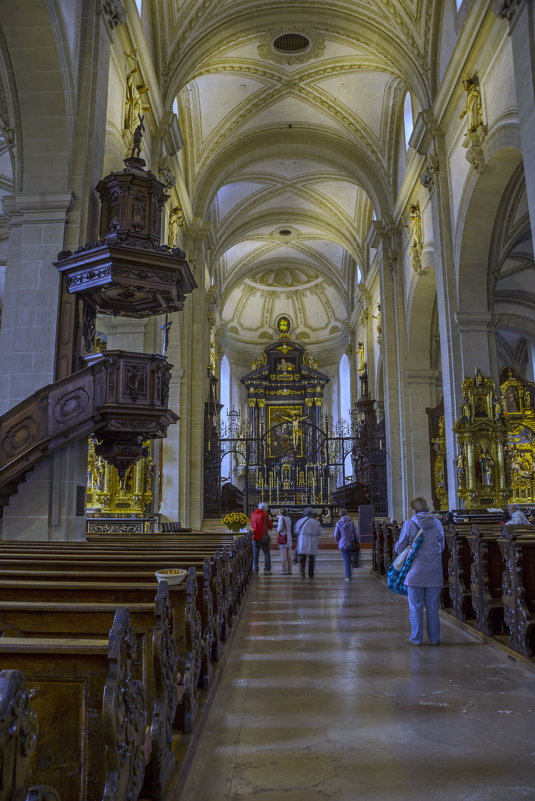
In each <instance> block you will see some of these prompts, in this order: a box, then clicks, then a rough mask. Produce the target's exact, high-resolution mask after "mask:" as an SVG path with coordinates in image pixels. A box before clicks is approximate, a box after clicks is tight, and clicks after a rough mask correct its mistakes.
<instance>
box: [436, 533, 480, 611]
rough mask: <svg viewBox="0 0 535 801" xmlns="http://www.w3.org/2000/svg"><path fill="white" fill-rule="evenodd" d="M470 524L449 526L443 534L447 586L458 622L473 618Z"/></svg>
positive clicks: (452, 608) (452, 609)
mask: <svg viewBox="0 0 535 801" xmlns="http://www.w3.org/2000/svg"><path fill="white" fill-rule="evenodd" d="M470 533H471V524H470V523H467V524H459V523H456V524H450V525H449V526H447V528H446V530H445V532H444V534H445V539H446V547H447V550H448V554H447V556H448V584H449V595H450V601H451V611H452V614H453V615H454V616H455V617H456V618H457V619H458V620H471V619H474V618H475V612H474V608H473V606H472V589H471V587H470V567H471V561H472V554H471V551H470V547H469V545H468V541H467V537H468V536H469V534H470Z"/></svg>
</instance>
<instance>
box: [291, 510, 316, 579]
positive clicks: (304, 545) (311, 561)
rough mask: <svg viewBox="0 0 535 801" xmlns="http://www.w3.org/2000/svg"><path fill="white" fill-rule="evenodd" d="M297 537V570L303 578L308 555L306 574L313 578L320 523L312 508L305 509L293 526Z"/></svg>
mask: <svg viewBox="0 0 535 801" xmlns="http://www.w3.org/2000/svg"><path fill="white" fill-rule="evenodd" d="M295 533H296V534H297V535H298V538H297V550H298V553H299V570H300V572H301V578H305V569H306V563H307V557H308V576H309V578H314V570H315V568H316V555H317V553H318V549H319V540H320V537H321V525H320V523H319V521H318V520H316V517H315V515H314V509H312V508H311V507H308V508H307V509H305V511H304V514H303V517H302V518H301V520H298V521H297V524H296V526H295Z"/></svg>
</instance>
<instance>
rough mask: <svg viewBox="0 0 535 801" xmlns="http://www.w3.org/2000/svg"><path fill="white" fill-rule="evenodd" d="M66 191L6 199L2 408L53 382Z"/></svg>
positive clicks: (0, 345) (0, 372) (21, 194)
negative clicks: (58, 259)
mask: <svg viewBox="0 0 535 801" xmlns="http://www.w3.org/2000/svg"><path fill="white" fill-rule="evenodd" d="M72 202H73V199H72V194H71V193H70V192H46V193H45V192H43V193H38V194H32V193H28V192H19V193H18V194H15V195H11V196H8V197H6V198H4V212H5V214H7V216H8V219H9V240H8V246H7V248H8V249H7V263H8V269H7V270H6V283H5V292H4V306H3V314H2V329H1V331H0V412H1V413H4V412H6V411H7V410H8V409H10V408H11V407H12V406H15V405H16V404H17V403H19V402H20V401H21V400H24V398H27V397H28V395H31V394H32V393H34V392H35V391H36V390H37V389H39V388H40V387H43V386H45V385H46V384H50V383H51V382H53V381H54V373H55V356H56V329H57V316H58V296H59V286H60V280H59V275H58V271H57V270H56V268H55V267H54V266H53V264H52V262H53V261H54V260H55V259H56V257H57V254H58V252H59V251H60V250H62V249H63V241H64V236H65V224H66V222H67V214H68V212H69V210H70V208H71V206H72Z"/></svg>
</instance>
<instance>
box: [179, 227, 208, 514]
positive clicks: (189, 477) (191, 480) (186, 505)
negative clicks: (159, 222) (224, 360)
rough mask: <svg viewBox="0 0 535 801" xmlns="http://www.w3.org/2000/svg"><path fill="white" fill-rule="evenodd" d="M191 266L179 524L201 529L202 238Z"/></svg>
mask: <svg viewBox="0 0 535 801" xmlns="http://www.w3.org/2000/svg"><path fill="white" fill-rule="evenodd" d="M186 252H187V253H188V257H189V260H190V263H192V264H197V265H198V267H197V271H196V273H197V274H196V279H197V281H198V282H199V284H200V286H199V288H198V289H196V290H195V291H194V292H192V294H191V295H190V296H189V297H188V299H187V301H186V305H185V307H184V310H183V311H182V312H181V313H180V326H181V347H180V352H181V367H182V368H183V369H184V380H183V381H182V384H181V392H180V417H181V420H180V497H179V509H180V521H181V522H182V523H183V524H185V525H188V526H192V527H193V528H200V526H201V523H202V519H203V511H204V494H203V493H204V408H205V406H204V404H205V401H207V400H208V394H207V393H208V388H207V382H208V377H207V369H208V365H209V364H210V326H209V324H208V321H207V309H206V295H205V292H204V288H203V280H202V277H203V276H204V254H203V250H202V239H201V237H199V238H198V239H193V237H192V244H191V247H189V248H187V249H186Z"/></svg>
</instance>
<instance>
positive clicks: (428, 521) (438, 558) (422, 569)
mask: <svg viewBox="0 0 535 801" xmlns="http://www.w3.org/2000/svg"><path fill="white" fill-rule="evenodd" d="M411 507H412V509H413V510H414V514H413V516H412V517H411V518H410V520H406V521H405V522H404V523H403V526H402V528H401V532H400V535H399V539H398V541H397V542H396V544H395V546H394V549H395V551H396V553H398V554H399V553H401V552H402V551H403V550H405V548H407V547H408V546H409V545H412V544H413V543H414V540H415V539H416V538H417V537H418V536H419V535H420V533H421V534H422V536H423V541H422V544H421V546H420V548H419V550H418V552H417V554H416V558H415V559H414V561H413V563H412V565H411V568H410V570H409V572H408V573H407V577H406V580H405V585H406V587H407V591H408V599H409V617H410V623H411V636H410V640H409V643H410V644H411V645H421V644H422V642H423V639H424V608H425V612H426V616H427V636H428V637H429V641H430V643H431V645H440V618H439V614H438V609H439V602H440V591H441V589H442V583H443V581H444V575H443V571H442V551H443V550H444V529H443V528H442V523H441V522H440V520H438V519H437V518H436V517H435V515H433V514H431V513H430V512H429V506H428V504H427V501H426V500H425V498H414V500H412V501H411Z"/></svg>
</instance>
